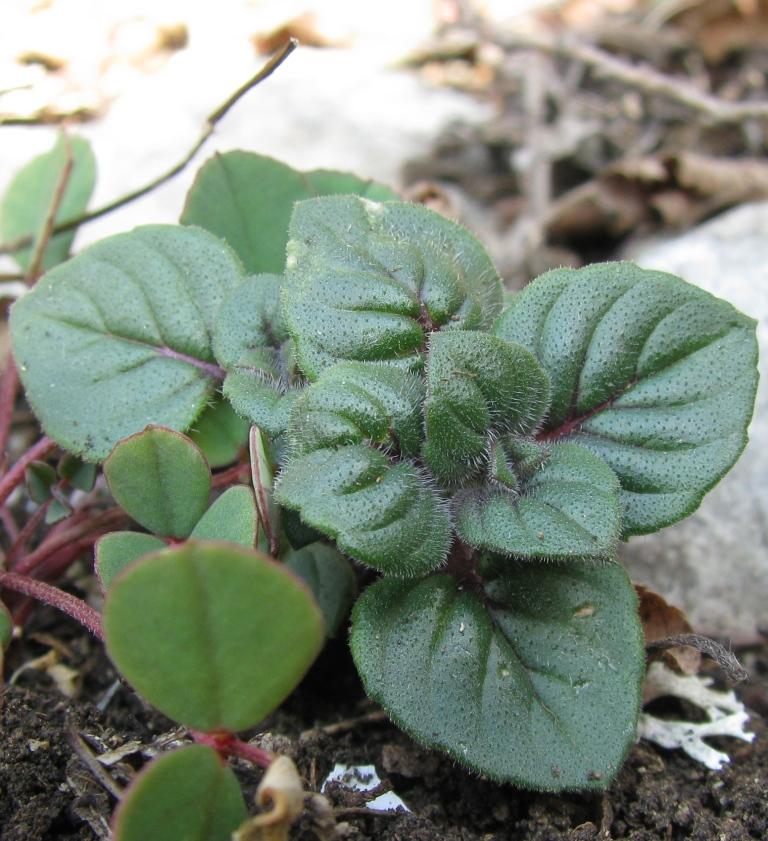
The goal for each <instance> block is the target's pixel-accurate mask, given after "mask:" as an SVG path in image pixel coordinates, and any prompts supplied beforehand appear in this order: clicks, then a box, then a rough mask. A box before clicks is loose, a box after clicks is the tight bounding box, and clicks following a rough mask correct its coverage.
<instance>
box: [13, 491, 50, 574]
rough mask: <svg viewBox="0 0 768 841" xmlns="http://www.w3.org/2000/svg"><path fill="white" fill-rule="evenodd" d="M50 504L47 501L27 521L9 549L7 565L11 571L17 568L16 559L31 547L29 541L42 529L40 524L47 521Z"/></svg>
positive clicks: (48, 500)
mask: <svg viewBox="0 0 768 841" xmlns="http://www.w3.org/2000/svg"><path fill="white" fill-rule="evenodd" d="M50 504H51V500H50V499H47V500H46V501H45V502H44V503H43V504H42V505H41V506H40V507H39V508H38V509H37V510H36V511H35V513H34V514H33V515H32V516H31V517H30V518H29V519H28V520H27V522H26V523H25V524H24V527H23V528H22V530H21V531H20V532H19V533H18V535H17V536H16V538H15V539H14V541H13V543H12V544H11V546H10V548H9V549H8V553H7V555H6V556H5V563H6V566H7V567H8V568H9V569H13V568H14V567H15V566H16V558H18V557H19V555H20V554H21V553H22V552H24V551H26V549H27V546H28V545H29V541H30V540H31V539H32V537H33V535H34V534H35V532H36V531H37V529H38V528H39V527H40V524H41V523H42V522H43V520H44V519H45V515H46V513H47V511H48V508H49V506H50ZM3 510H7V509H3Z"/></svg>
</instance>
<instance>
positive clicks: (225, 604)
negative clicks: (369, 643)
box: [104, 541, 325, 731]
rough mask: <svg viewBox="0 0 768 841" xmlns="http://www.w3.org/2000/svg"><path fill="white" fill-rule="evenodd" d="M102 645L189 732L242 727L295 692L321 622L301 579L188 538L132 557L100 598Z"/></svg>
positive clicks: (259, 559)
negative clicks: (102, 601)
mask: <svg viewBox="0 0 768 841" xmlns="http://www.w3.org/2000/svg"><path fill="white" fill-rule="evenodd" d="M104 632H105V636H106V641H107V650H108V652H109V655H110V657H111V658H112V660H113V661H114V662H115V665H116V666H117V668H118V669H119V670H120V672H121V673H122V674H123V675H124V676H125V677H126V678H127V680H129V681H130V683H131V684H133V686H134V687H135V689H136V690H137V691H138V692H139V693H140V694H141V695H143V696H144V698H146V699H147V701H149V702H150V703H151V704H153V705H154V706H156V707H157V708H158V709H159V710H160V711H161V712H163V713H165V715H167V716H169V717H170V718H173V719H174V720H176V721H179V722H180V723H182V724H184V725H185V726H187V727H190V728H192V729H194V730H204V731H213V730H233V731H237V730H244V729H245V728H247V727H253V726H254V725H256V724H258V723H259V722H260V721H261V720H262V719H263V718H264V717H265V716H266V715H268V714H269V713H270V712H271V711H272V710H273V709H275V707H277V706H278V705H279V704H280V703H281V702H282V701H283V699H284V698H285V697H286V696H287V695H288V693H289V692H291V691H292V690H293V688H294V687H295V686H296V684H297V683H298V682H299V680H300V679H301V677H302V676H303V675H304V673H305V672H306V670H307V669H308V668H309V666H310V664H311V663H312V661H313V660H314V659H315V657H316V655H317V653H318V651H319V650H320V647H321V645H322V642H323V639H324V636H325V629H324V626H323V619H322V616H321V615H320V611H319V610H318V608H317V605H316V604H315V602H314V600H313V598H312V596H311V595H310V594H309V591H308V590H307V589H306V587H305V586H304V585H303V584H301V583H300V582H299V581H298V579H297V578H295V577H294V576H293V575H292V574H291V573H289V572H288V571H286V570H285V569H284V568H283V567H282V566H281V565H279V564H276V563H274V562H272V561H271V560H269V559H268V558H267V557H266V556H264V555H262V554H261V553H259V552H255V551H252V550H247V549H243V548H240V547H236V546H234V545H232V544H231V543H197V542H195V541H188V542H187V543H185V544H183V545H181V546H177V547H174V548H169V549H165V550H163V551H162V552H158V553H157V554H154V555H148V556H147V557H145V558H142V559H141V560H139V561H137V562H136V563H134V564H132V565H131V566H130V567H129V568H128V569H126V570H124V571H123V572H122V573H121V574H120V575H119V576H118V577H117V578H116V579H115V580H114V581H113V582H112V586H111V587H110V589H109V591H108V593H107V600H106V604H105V606H104Z"/></svg>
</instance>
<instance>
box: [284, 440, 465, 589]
mask: <svg viewBox="0 0 768 841" xmlns="http://www.w3.org/2000/svg"><path fill="white" fill-rule="evenodd" d="M275 498H276V499H277V501H278V502H279V503H280V505H284V506H285V507H286V508H292V509H294V510H296V511H299V512H300V514H301V518H302V520H303V521H304V522H305V523H306V524H307V525H310V526H312V527H313V528H316V529H318V530H319V531H321V532H322V533H323V534H325V535H327V536H328V537H331V538H333V539H334V540H335V541H336V544H337V545H338V547H339V549H340V550H341V551H342V552H344V553H345V554H347V555H350V556H351V557H352V558H355V559H356V560H358V561H361V562H362V563H364V564H368V565H369V566H372V567H375V568H376V569H379V570H381V571H382V572H386V573H390V574H392V575H403V576H409V575H421V574H424V573H426V572H429V571H430V570H432V569H434V568H435V567H437V566H439V565H440V564H441V563H442V562H443V561H444V560H445V557H446V554H447V552H448V547H449V545H450V542H451V523H450V518H449V516H448V512H447V510H446V505H445V503H444V502H443V500H442V498H441V497H440V496H439V495H438V494H437V492H436V491H435V490H434V489H433V488H432V487H430V485H429V484H428V482H427V480H426V479H425V478H424V477H423V476H422V475H421V474H420V473H419V471H418V470H417V469H416V467H415V466H414V465H413V464H411V463H410V462H407V461H402V462H400V463H398V464H395V465H392V466H391V465H390V463H389V459H388V458H387V457H386V455H384V453H382V452H380V451H378V450H374V449H372V448H371V447H368V446H366V445H365V444H357V445H352V446H347V447H339V448H338V449H334V450H326V449H324V450H316V451H315V452H313V453H309V454H308V455H304V456H299V457H298V458H294V459H291V460H290V461H289V462H288V464H287V466H286V468H285V470H284V472H283V474H282V476H281V477H280V478H279V480H278V484H277V488H276V492H275Z"/></svg>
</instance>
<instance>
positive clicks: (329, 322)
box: [283, 196, 501, 380]
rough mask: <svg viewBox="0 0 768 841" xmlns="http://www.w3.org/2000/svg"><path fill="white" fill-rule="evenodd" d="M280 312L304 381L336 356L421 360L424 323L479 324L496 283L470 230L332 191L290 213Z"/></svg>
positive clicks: (416, 363)
mask: <svg viewBox="0 0 768 841" xmlns="http://www.w3.org/2000/svg"><path fill="white" fill-rule="evenodd" d="M289 237H290V238H289V242H288V260H287V264H286V275H285V284H284V287H283V314H284V317H285V320H286V324H287V327H288V330H289V332H290V334H291V336H292V337H293V339H294V342H295V347H296V356H297V361H298V363H299V367H300V368H301V370H302V371H303V372H304V374H305V376H307V377H308V378H309V379H310V380H315V379H317V377H318V375H319V374H320V371H321V370H322V369H323V368H327V367H328V366H329V365H332V364H333V363H334V362H336V361H337V360H340V359H357V360H360V361H383V362H389V363H390V364H392V365H395V366H397V367H398V368H400V369H402V370H416V369H419V368H420V367H421V366H422V364H423V358H422V354H423V348H424V344H425V341H426V336H427V334H428V333H429V332H431V331H433V330H437V329H440V328H442V327H450V328H451V329H459V330H487V329H489V327H490V326H491V324H492V322H493V319H494V318H495V317H496V314H497V313H498V311H499V308H500V306H501V282H500V280H499V277H498V275H497V274H496V270H495V269H494V268H493V265H492V264H491V261H490V259H489V258H488V255H487V254H486V253H485V251H484V250H483V247H482V246H481V245H480V243H479V242H478V241H477V240H476V239H475V238H474V237H473V236H472V235H471V234H470V233H469V231H467V230H465V229H464V228H462V227H461V226H460V225H457V224H456V223H454V222H449V221H448V220H447V219H445V218H443V217H442V216H440V215H439V214H437V213H434V212H433V211H430V210H427V209H426V208H424V207H421V206H418V205H411V204H405V203H401V202H387V203H384V204H377V203H376V202H372V201H368V200H364V199H360V198H356V197H353V196H334V197H330V198H320V199H310V200H308V201H303V202H299V204H297V205H296V208H295V210H294V212H293V216H292V217H291V225H290V229H289Z"/></svg>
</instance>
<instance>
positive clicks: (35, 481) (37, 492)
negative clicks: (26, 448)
mask: <svg viewBox="0 0 768 841" xmlns="http://www.w3.org/2000/svg"><path fill="white" fill-rule="evenodd" d="M24 480H25V482H26V484H27V493H28V494H29V498H30V499H31V500H32V501H33V502H37V503H38V504H39V505H42V503H44V502H47V501H48V500H49V499H50V498H51V496H53V494H52V493H51V488H52V487H53V485H55V484H56V471H55V470H54V469H53V468H52V467H51V465H50V464H46V463H45V462H44V461H33V462H30V464H29V466H28V467H27V469H26V470H25V471H24Z"/></svg>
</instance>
